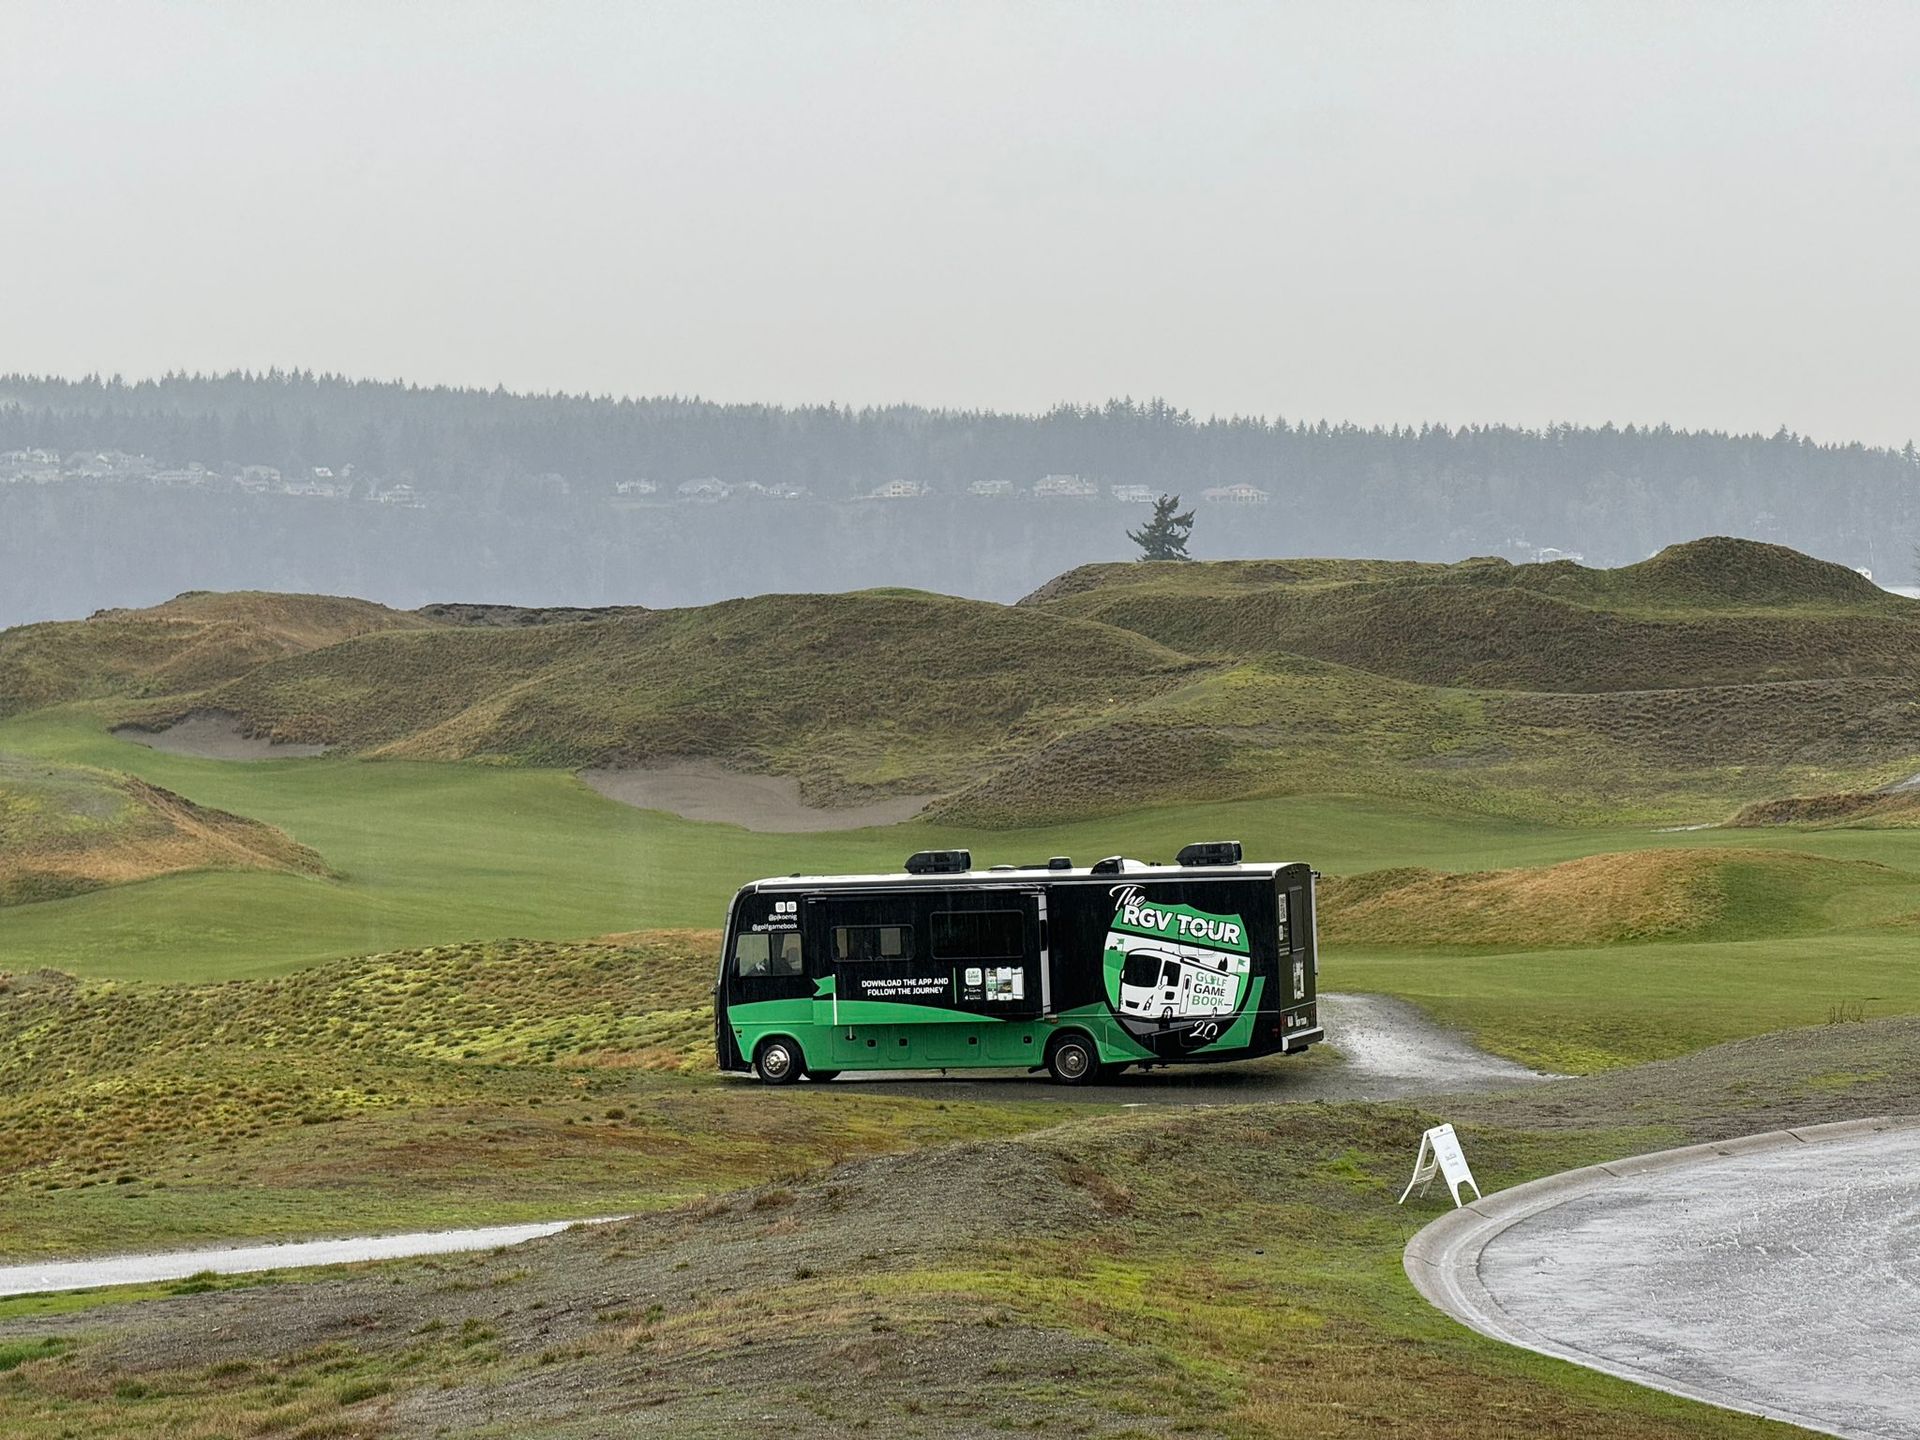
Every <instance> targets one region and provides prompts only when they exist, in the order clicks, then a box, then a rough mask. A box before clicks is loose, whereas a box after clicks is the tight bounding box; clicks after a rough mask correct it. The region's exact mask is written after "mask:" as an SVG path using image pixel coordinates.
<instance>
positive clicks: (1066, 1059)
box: [1047, 1031, 1100, 1085]
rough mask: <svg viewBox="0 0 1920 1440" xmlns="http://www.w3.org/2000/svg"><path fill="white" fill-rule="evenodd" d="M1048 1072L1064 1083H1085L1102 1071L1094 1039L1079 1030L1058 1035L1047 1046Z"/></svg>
mask: <svg viewBox="0 0 1920 1440" xmlns="http://www.w3.org/2000/svg"><path fill="white" fill-rule="evenodd" d="M1047 1073H1048V1074H1050V1075H1051V1076H1053V1078H1054V1079H1055V1080H1058V1081H1059V1082H1060V1083H1061V1084H1062V1085H1085V1084H1086V1083H1087V1082H1088V1081H1090V1080H1092V1079H1093V1078H1094V1076H1096V1075H1098V1074H1099V1073H1100V1057H1099V1056H1098V1055H1097V1054H1095V1053H1094V1048H1093V1041H1091V1040H1089V1039H1088V1038H1087V1037H1086V1036H1085V1035H1082V1034H1080V1033H1079V1032H1078V1031H1068V1032H1067V1033H1066V1034H1065V1035H1059V1036H1056V1037H1055V1038H1054V1042H1053V1044H1051V1045H1049V1046H1048V1047H1047Z"/></svg>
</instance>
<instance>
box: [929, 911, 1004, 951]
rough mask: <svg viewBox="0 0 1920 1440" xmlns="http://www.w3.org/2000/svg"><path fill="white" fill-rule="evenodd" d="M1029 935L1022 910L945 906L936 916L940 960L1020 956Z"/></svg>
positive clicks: (935, 935) (935, 943)
mask: <svg viewBox="0 0 1920 1440" xmlns="http://www.w3.org/2000/svg"><path fill="white" fill-rule="evenodd" d="M1025 938H1026V936H1025V931H1024V929H1023V927H1022V925H1021V915H1020V912H1019V911H1018V910H945V911H941V912H940V913H938V914H936V915H935V916H934V917H933V935H932V940H933V958H934V959H936V960H1018V959H1019V958H1020V952H1021V950H1022V949H1023V948H1024V942H1025Z"/></svg>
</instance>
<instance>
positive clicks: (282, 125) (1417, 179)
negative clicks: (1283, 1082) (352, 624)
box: [0, 0, 1920, 447]
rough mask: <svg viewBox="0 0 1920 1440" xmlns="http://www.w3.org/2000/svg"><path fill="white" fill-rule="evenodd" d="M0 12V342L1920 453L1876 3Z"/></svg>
mask: <svg viewBox="0 0 1920 1440" xmlns="http://www.w3.org/2000/svg"><path fill="white" fill-rule="evenodd" d="M8 18H9V24H10V29H11V32H12V33H11V38H12V39H13V40H14V41H15V49H16V52H17V53H18V54H20V55H22V56H29V55H30V56H31V57H32V62H33V63H31V64H22V65H19V66H17V67H15V69H14V71H13V73H11V74H10V75H9V84H8V86H7V88H6V90H5V91H4V92H3V93H0V127H4V131H5V133H7V134H9V135H11V136H14V137H16V144H14V145H12V146H10V147H8V158H7V160H6V162H5V176H6V180H7V185H8V194H9V223H8V225H7V226H6V227H5V228H4V229H0V271H4V272H5V273H8V274H11V275H16V276H18V275H30V276H31V277H32V278H33V281H34V283H33V284H30V285H23V284H16V285H12V286H8V287H5V289H4V290H0V334H4V336H5V337H6V338H5V340H4V341H0V369H3V370H16V371H23V372H36V373H50V374H64V375H79V374H85V373H89V372H98V373H101V374H113V373H116V372H118V373H123V374H127V375H142V374H160V373H162V372H165V371H168V370H181V369H184V370H201V371H224V370H227V369H229V368H248V369H254V370H264V369H267V368H269V367H273V366H279V367H282V368H287V367H292V366H302V367H311V368H313V369H315V370H327V371H334V372H338V373H343V374H349V375H355V376H381V377H384V376H396V375H397V376H404V377H408V378H410V379H412V380H414V381H415V382H416V383H428V384H434V383H444V384H449V385H456V386H478V387H483V388H492V387H494V386H496V385H504V386H506V387H508V388H510V389H514V390H522V391H535V392H546V391H563V392H568V393H589V394H623V395H700V396H702V397H705V398H708V399H712V400H716V401H721V402H729V403H736V402H737V403H751V402H763V403H768V404H782V405H807V404H823V403H828V402H838V403H843V404H850V405H853V406H866V405H887V404H894V403H903V404H914V405H925V406H929V407H934V408H949V409H962V410H970V409H993V410H1000V411H1008V412H1015V413H1026V414H1031V413H1036V412H1043V411H1045V410H1046V409H1048V408H1049V407H1050V406H1052V405H1054V404H1057V403H1060V402H1073V401H1078V402H1083V403H1084V402H1087V401H1097V400H1102V399H1105V398H1107V397H1109V396H1127V395H1130V396H1133V397H1135V398H1146V397H1149V396H1164V397H1166V398H1167V399H1169V400H1170V401H1171V402H1172V403H1174V404H1176V405H1180V406H1183V407H1185V408H1188V409H1190V410H1192V411H1193V412H1194V413H1195V414H1197V415H1209V414H1218V415H1231V414H1246V415H1267V416H1274V415H1284V416H1286V417H1288V418H1290V419H1301V418H1307V419H1320V418H1325V419H1328V420H1329V421H1334V422H1342V421H1351V422H1353V423H1356V424H1360V425H1372V424H1382V425H1391V424H1395V423H1411V424H1416V425H1417V424H1419V423H1421V422H1423V421H1429V422H1444V423H1446V424H1449V425H1469V424H1487V423H1510V424H1516V425H1526V426H1536V427H1537V426H1540V425H1544V424H1548V423H1552V422H1569V423H1576V424H1603V423H1606V422H1609V421H1611V422H1613V423H1615V424H1619V425H1626V424H1629V423H1632V424H1639V425H1646V424H1653V425H1659V424H1663V423H1664V424H1670V425H1673V426H1675V427H1678V428H1685V429H1709V430H1728V431H1735V432H1757V433H1763V434H1764V433H1771V432H1772V431H1774V430H1775V429H1776V428H1778V427H1779V426H1781V425H1785V426H1787V427H1788V428H1790V429H1792V430H1795V431H1797V432H1799V433H1802V434H1808V435H1812V436H1815V437H1817V438H1819V439H1822V440H1826V441H1837V442H1844V441H1850V440H1859V441H1862V442H1865V443H1869V444H1883V445H1890V446H1894V447H1898V446H1900V445H1902V444H1904V443H1905V442H1906V441H1907V440H1908V439H1909V438H1912V437H1913V436H1914V435H1915V433H1916V431H1920V423H1916V421H1917V420H1920V416H1917V415H1916V405H1915V402H1914V398H1913V397H1914V396H1915V395H1916V393H1920V358H1916V353H1915V347H1914V346H1913V345H1912V343H1911V336H1912V335H1913V334H1914V333H1916V330H1917V329H1920V285H1916V283H1915V282H1916V280H1920V258H1916V248H1915V247H1914V246H1913V244H1912V243H1911V236H1912V235H1913V233H1914V231H1915V229H1916V222H1920V184H1916V183H1915V181H1916V180H1920V143H1916V141H1915V140H1914V138H1913V137H1914V136H1916V135H1920V86H1915V85H1914V84H1913V83H1912V75H1913V74H1914V73H1915V61H1916V60H1917V59H1920V12H1914V11H1912V10H1909V9H1907V8H1904V7H1897V6H1891V5H1857V6H1844V7H1836V6H1828V5H1812V4H1800V5H1769V6H1766V7H1739V8H1734V7H1717V6H1694V7H1685V8H1678V7H1655V6H1635V5H1606V6H1598V5H1578V4H1544V5H1542V4H1524V5H1522V4H1507V3H1490V4H1478V5H1472V6H1450V5H1438V6H1423V7H1417V8H1416V7H1411V6H1376V7H1370V8H1366V9H1362V10H1356V9H1354V8H1352V7H1345V6H1327V5H1308V6H1292V7H1286V8H1284V9H1281V8H1275V7H1267V6H1250V5H1234V4H1218V5H1211V6H1206V7H1191V6H1176V5H1161V6H1148V5H1133V4H1084V5H1072V6H1066V5H1035V6H1028V5H1022V6H1012V5H1001V4H981V5H976V6H969V7H965V8H964V9H938V10H936V9H921V8H905V7H895V6H882V5H872V4H854V3H842V4H823V5H817V6H808V7H804V8H802V7H787V6H778V5H768V4H738V3H736V4H712V5H699V6H694V5H684V4H658V5H649V6H647V7H644V8H638V7H621V6H613V5H602V4H589V5H576V6H571V7H567V8H564V9H562V10H557V11H556V10H553V9H551V8H548V7H536V6H532V5H529V4H522V3H502V0H496V3H489V4H472V5H462V6H451V5H444V4H441V5H431V4H429V5H420V6H412V7H406V8H405V9H398V8H393V7H384V6H375V5H371V4H355V3H348V4H339V5H329V6H326V7H318V6H301V5H288V6H275V7H271V8H268V7H247V8H238V7H231V6H223V5H215V4H210V3H181V4H174V5H165V6H161V5H132V6H127V5H104V4H89V3H78V4H61V5H52V4H45V3H38V0H24V3H16V4H14V5H12V6H9V13H8Z"/></svg>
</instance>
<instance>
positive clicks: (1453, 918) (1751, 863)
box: [1320, 847, 1913, 950]
mask: <svg viewBox="0 0 1920 1440" xmlns="http://www.w3.org/2000/svg"><path fill="white" fill-rule="evenodd" d="M1912 891H1913V881H1912V880H1911V878H1910V877H1908V876H1905V875H1902V874H1900V873H1899V872H1898V871H1895V870H1892V869H1889V868H1888V867H1886V866H1884V865H1878V864H1874V863H1872V862H1869V861H1859V860H1836V859H1831V858H1828V857H1826V856H1821V855H1805V854H1798V853H1795V852H1793V851H1780V850H1736V849H1722V848H1718V847H1716V848H1710V849H1698V850H1643V851H1636V852H1629V853H1625V854H1611V855H1590V856H1587V857H1585V858H1583V859H1579V860H1568V861H1564V862H1562V863H1561V864H1558V865H1549V866H1545V867H1540V868H1535V869H1514V870H1493V871H1482V872H1478V873H1472V874H1442V873H1440V872H1437V871H1433V870H1422V869H1405V870H1380V871H1375V872H1373V873H1370V874H1365V875H1355V876H1352V877H1350V878H1345V879H1341V878H1332V879H1329V880H1327V881H1325V882H1324V883H1323V886H1322V890H1321V903H1320V933H1321V938H1322V940H1323V941H1324V942H1325V943H1326V944H1328V945H1332V946H1338V945H1360V946H1420V947H1427V948H1438V947H1446V946H1470V947H1482V948H1510V949H1525V950H1544V949H1554V948H1559V947H1565V946H1591V945H1610V944H1623V943H1630V942H1644V941H1654V940H1706V939H1715V940H1744V939H1773V938H1777V937H1786V936H1792V935H1805V934H1810V933H1813V932H1815V931H1818V930H1822V929H1825V928H1827V927H1828V926H1829V925H1831V924H1832V923H1833V917H1834V915H1835V913H1836V911H1842V910H1844V912H1845V913H1846V914H1847V915H1848V916H1849V917H1850V918H1851V919H1853V920H1855V921H1858V920H1861V919H1863V918H1865V917H1866V915H1867V914H1869V913H1871V912H1872V910H1873V908H1874V907H1873V904H1872V900H1873V897H1874V895H1876V894H1877V895H1879V896H1881V897H1883V903H1882V904H1881V905H1880V907H1879V908H1880V909H1881V910H1882V911H1892V910H1897V909H1898V908H1899V907H1900V905H1901V904H1902V903H1904V901H1905V900H1906V898H1907V897H1908V896H1910V895H1911V893H1912Z"/></svg>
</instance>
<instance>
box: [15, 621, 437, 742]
mask: <svg viewBox="0 0 1920 1440" xmlns="http://www.w3.org/2000/svg"><path fill="white" fill-rule="evenodd" d="M426 623H427V622H426V621H424V620H422V619H420V618H418V617H416V616H412V615H407V614H404V613H402V612H400V611H397V610H389V609H388V608H387V607H386V606H384V605H375V604H373V603H372V602H371V601H367V600H352V599H343V598H340V597H337V596H332V595H277V594H270V593H265V592H259V591H237V592H234V593H231V594H210V593H204V592H194V593H189V594H186V595H180V596H177V597H175V598H174V599H172V600H169V601H167V602H166V603H165V604H164V605H155V606H153V607H152V608H150V609H146V610H103V611H101V612H100V613H99V614H97V615H95V616H93V617H92V618H90V619H87V620H71V621H54V622H49V623H47V624H44V625H23V626H20V627H19V628H18V629H14V630H0V715H14V714H18V713H20V712H21V711H25V710H33V709H38V708H39V707H41V706H44V705H56V704H59V703H61V702H62V701H68V700H82V699H92V698H97V697H102V696H144V695H174V694H181V693H186V692H190V691H194V690H200V689H204V688H205V687H206V686H209V685H213V684H217V683H219V682H220V681H222V680H228V679H231V678H233V677H234V676H236V675H244V674H246V673H247V672H248V671H249V670H252V669H253V668H255V667H256V666H259V665H263V664H265V663H266V662H267V661H269V660H274V659H277V658H279V657H280V656H283V655H295V654H300V653H302V652H304V651H308V650H317V649H321V648H323V647H325V646H328V645H334V644H338V643H339V642H340V641H342V640H346V639H350V638H352V637H353V636H355V635H365V634H369V633H371V632H374V631H379V630H394V629H411V628H416V627H419V626H423V625H425V624H426Z"/></svg>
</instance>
